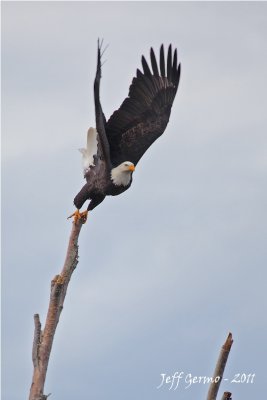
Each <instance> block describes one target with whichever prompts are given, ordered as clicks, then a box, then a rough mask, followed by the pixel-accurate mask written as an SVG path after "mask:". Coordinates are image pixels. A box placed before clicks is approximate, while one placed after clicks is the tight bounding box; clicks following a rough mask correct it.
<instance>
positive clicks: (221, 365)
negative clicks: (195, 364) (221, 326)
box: [207, 333, 233, 400]
mask: <svg viewBox="0 0 267 400" xmlns="http://www.w3.org/2000/svg"><path fill="white" fill-rule="evenodd" d="M232 344H233V339H232V334H231V333H229V335H228V337H227V339H226V341H225V343H224V344H223V346H222V348H221V352H220V355H219V358H218V361H217V364H216V368H215V371H214V374H213V382H212V383H211V384H210V387H209V391H208V395H207V400H216V397H217V393H218V390H219V387H220V384H221V380H222V377H223V373H224V369H225V366H226V362H227V359H228V355H229V353H230V350H231V347H232ZM217 377H219V379H218V378H217ZM216 378H217V379H216ZM226 393H229V392H226ZM226 399H227V397H226Z"/></svg>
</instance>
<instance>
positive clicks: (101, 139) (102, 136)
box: [94, 39, 111, 169]
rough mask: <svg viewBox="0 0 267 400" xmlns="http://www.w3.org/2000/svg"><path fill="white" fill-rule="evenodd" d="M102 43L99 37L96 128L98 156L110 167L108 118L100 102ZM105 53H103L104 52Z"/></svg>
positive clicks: (96, 80)
mask: <svg viewBox="0 0 267 400" xmlns="http://www.w3.org/2000/svg"><path fill="white" fill-rule="evenodd" d="M101 46H102V42H101V44H100V43H99V39H98V42H97V67H96V76H95V82H94V98H95V119H96V130H97V133H98V135H97V155H98V157H99V158H100V159H101V160H102V161H103V162H104V163H105V165H106V166H107V167H108V169H110V166H111V161H110V148H109V141H108V139H107V135H106V130H105V125H106V120H105V116H104V113H103V111H102V107H101V103H100V95H99V90H100V80H101ZM102 54H103V53H102Z"/></svg>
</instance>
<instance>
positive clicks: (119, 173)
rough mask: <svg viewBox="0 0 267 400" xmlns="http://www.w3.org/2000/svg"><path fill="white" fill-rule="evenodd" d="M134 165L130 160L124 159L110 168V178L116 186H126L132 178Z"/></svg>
mask: <svg viewBox="0 0 267 400" xmlns="http://www.w3.org/2000/svg"><path fill="white" fill-rule="evenodd" d="M134 170H135V166H134V164H133V163H132V162H131V161H124V162H123V163H121V164H120V165H118V166H117V167H115V168H112V170H111V180H112V182H113V183H114V185H116V186H121V185H122V186H127V185H129V183H130V181H131V179H132V173H133V171H134Z"/></svg>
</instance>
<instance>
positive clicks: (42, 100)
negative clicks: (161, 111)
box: [2, 2, 267, 400]
mask: <svg viewBox="0 0 267 400" xmlns="http://www.w3.org/2000/svg"><path fill="white" fill-rule="evenodd" d="M266 12H267V4H266V3H263V2H261V3H260V2H259V3H247V2H246V3H244V2H243V3H242V2H238V3H230V2H225V3H217V2H216V3H194V2H192V3H178V2H172V3H168V2H164V3H163V2H158V3H145V2H138V3H137V2H136V3H129V2H128V3H127V2H121V3H111V2H110V3H93V2H57V3H56V2H43V3H37V2H28V3H24V2H19V3H16V2H8V3H7V2H4V3H2V95H3V97H2V100H3V106H2V132H3V148H4V151H3V156H2V159H3V196H2V203H3V213H2V221H3V240H2V247H3V363H4V364H3V398H4V399H5V400H21V399H23V398H27V396H28V393H29V387H30V384H31V377H32V363H31V347H32V337H33V314H34V313H37V312H38V313H40V318H41V321H42V322H43V323H44V320H45V316H46V310H47V305H48V298H49V288H50V280H51V279H52V278H53V277H54V275H55V274H57V273H59V271H60V269H61V267H62V263H63V261H64V257H65V251H66V245H67V240H68V236H69V233H70V229H71V222H70V221H67V220H66V217H67V216H68V215H69V214H70V213H71V212H73V210H74V207H73V198H74V196H75V195H76V194H77V192H78V191H79V190H80V188H81V186H82V184H83V177H82V170H81V159H80V154H79V152H78V151H77V149H78V148H80V147H83V146H84V144H85V141H86V131H87V129H88V127H89V126H94V124H95V122H94V109H93V91H92V88H93V79H94V74H95V68H96V44H97V38H98V37H103V38H104V41H105V43H107V44H109V47H108V49H107V51H106V53H105V57H104V58H105V59H106V60H107V61H106V62H105V64H104V66H103V79H102V81H101V99H102V106H103V109H104V111H105V114H106V116H107V117H109V115H110V114H111V113H112V112H113V111H114V110H115V109H116V108H118V107H119V105H120V104H121V102H122V101H123V99H124V98H125V97H126V95H127V94H128V87H129V84H130V82H131V80H132V77H133V76H134V74H135V71H136V68H138V67H140V64H141V62H140V61H141V55H142V54H144V55H146V56H147V55H148V54H149V49H150V46H153V47H154V49H155V51H156V53H158V49H159V46H160V45H161V43H164V44H165V45H166V46H167V45H168V44H169V43H172V44H173V46H177V48H178V53H179V58H180V61H181V63H182V75H181V83H180V87H179V90H178V94H177V97H176V99H175V102H174V105H173V109H172V114H171V118H170V123H169V125H168V127H167V129H166V132H165V133H164V135H163V136H162V137H161V138H160V139H159V140H158V141H157V142H155V144H153V146H152V147H151V148H150V149H149V151H148V152H147V153H146V154H145V156H144V158H143V159H142V161H141V162H140V163H139V164H138V167H137V169H136V171H135V173H134V182H133V185H132V187H131V188H130V190H128V191H127V192H126V193H124V194H123V195H121V196H118V197H116V198H108V199H106V200H105V201H104V202H103V203H102V204H101V205H100V206H99V207H98V208H97V209H95V210H94V211H93V212H92V213H91V215H90V216H89V219H88V222H87V224H86V225H85V226H84V227H83V229H82V232H81V236H80V258H79V264H78V268H77V270H76V271H75V273H74V275H73V278H72V280H71V283H70V286H69V290H68V294H67V298H66V302H65V307H64V310H63V313H62V315H61V319H60V323H59V326H58V329H57V332H56V337H55V341H54V347H53V350H52V356H51V359H50V364H49V369H48V375H47V381H46V387H45V393H46V394H47V393H50V392H52V397H51V398H52V399H64V400H68V399H76V400H86V399H88V400H89V399H94V400H106V399H112V400H120V399H127V400H137V399H154V400H156V399H157V400H162V399H164V400H168V399H170V400H171V399H179V400H195V399H197V398H199V399H200V398H202V399H204V398H205V396H206V393H207V390H208V387H207V386H204V385H201V384H195V385H192V386H191V387H190V388H188V389H185V382H181V385H180V386H179V387H178V388H177V390H176V391H170V390H168V386H167V385H163V387H161V388H159V389H157V386H158V385H159V384H160V382H161V376H160V374H162V373H166V374H169V375H171V374H173V373H174V372H175V371H183V372H184V373H185V374H192V375H198V376H199V375H201V376H211V375H212V373H213V369H214V366H215V363H216V359H217V356H218V352H219V349H220V346H221V345H222V344H223V342H224V340H225V338H226V336H227V334H228V332H229V331H231V332H232V333H233V337H234V345H233V347H232V351H231V354H230V357H229V361H228V364H227V368H226V371H225V377H226V378H228V379H229V381H228V382H223V383H222V385H221V393H222V392H223V391H231V392H232V393H233V399H244V400H245V399H252V398H255V399H260V398H262V396H263V393H265V392H266V387H264V382H265V380H266V372H265V371H266V361H265V358H264V357H265V355H264V353H265V354H266V335H267V329H266V292H267V291H266V281H267V274H266V259H267V257H266V253H267V251H266V249H267V246H266V233H267V232H266V226H267V218H266V204H267V198H266V197H267V196H266V195H267V186H266V178H267V177H266V175H267V154H266V153H267V151H266V149H267V147H266V144H267V143H266V142H267V139H266V133H267V114H266V109H267V104H266V103H267V102H266V88H267V74H266V71H267V47H266V41H267V24H266V17H267V14H266ZM236 373H240V374H242V373H245V374H249V373H255V374H256V378H255V383H253V384H244V383H243V384H241V383H240V384H234V383H231V382H230V381H231V379H232V378H234V374H236ZM221 393H220V395H219V397H221Z"/></svg>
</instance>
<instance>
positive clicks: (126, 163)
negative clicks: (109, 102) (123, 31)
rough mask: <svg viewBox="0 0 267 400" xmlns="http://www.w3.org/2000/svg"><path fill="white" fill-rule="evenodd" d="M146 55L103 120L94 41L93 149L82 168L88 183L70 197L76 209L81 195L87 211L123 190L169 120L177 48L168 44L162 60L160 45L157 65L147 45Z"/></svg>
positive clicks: (177, 68) (176, 73)
mask: <svg viewBox="0 0 267 400" xmlns="http://www.w3.org/2000/svg"><path fill="white" fill-rule="evenodd" d="M150 60H151V68H150V67H149V66H148V63H147V61H146V59H145V58H144V56H142V59H141V62H142V67H143V72H141V71H140V70H139V69H137V72H136V77H134V78H133V81H132V83H131V85H130V88H129V94H128V97H127V98H126V99H125V100H124V101H123V103H122V104H121V106H120V108H119V109H118V110H116V111H115V112H114V113H113V114H112V115H111V117H110V119H109V120H108V121H107V122H106V119H105V116H104V114H103V111H102V107H101V103H100V96H99V89H100V79H101V46H100V45H99V42H98V53H97V71H96V77H95V82H94V98H95V115H96V130H97V153H96V154H95V155H94V163H91V165H88V168H87V169H86V170H85V178H86V181H87V183H86V184H85V185H84V187H83V188H82V190H81V191H80V192H79V193H78V194H77V196H76V197H75V199H74V204H75V206H76V207H77V209H78V210H79V209H80V208H81V207H82V205H83V203H84V202H85V201H86V200H91V201H90V203H89V206H88V208H87V210H92V209H93V208H95V207H96V206H97V205H98V204H99V203H100V202H101V201H103V200H104V198H105V196H107V195H112V196H115V195H118V194H120V193H122V192H123V191H125V190H126V189H128V188H129V187H130V185H131V183H132V172H133V170H134V166H135V165H136V164H137V163H138V161H139V160H140V158H141V157H142V156H143V154H144V153H145V152H146V151H147V149H148V148H149V147H150V146H151V144H152V143H153V142H154V141H155V140H156V139H157V138H158V137H159V136H161V135H162V133H163V132H164V130H165V128H166V126H167V124H168V121H169V117H170V113H171V107H172V104H173V101H174V98H175V95H176V92H177V89H178V85H179V79H180V64H179V65H178V61H177V50H176V49H175V50H174V52H173V51H172V46H171V45H169V47H168V53H167V63H166V62H165V54H164V47H163V45H162V46H161V47H160V57H159V68H158V64H157V60H156V56H155V53H154V51H153V49H152V48H151V50H150ZM123 168H124V169H123ZM127 168H128V169H127ZM126 174H128V175H126ZM126 178H127V179H126Z"/></svg>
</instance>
